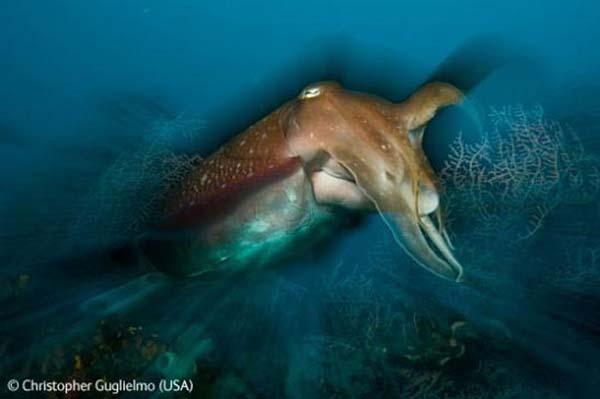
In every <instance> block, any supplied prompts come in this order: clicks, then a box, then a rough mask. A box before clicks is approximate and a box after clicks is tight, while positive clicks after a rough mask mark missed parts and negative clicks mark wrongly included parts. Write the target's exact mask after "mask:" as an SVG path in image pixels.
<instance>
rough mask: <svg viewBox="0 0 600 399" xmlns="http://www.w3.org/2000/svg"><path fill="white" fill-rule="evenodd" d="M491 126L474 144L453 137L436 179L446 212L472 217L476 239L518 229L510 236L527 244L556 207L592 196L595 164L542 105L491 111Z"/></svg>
mask: <svg viewBox="0 0 600 399" xmlns="http://www.w3.org/2000/svg"><path fill="white" fill-rule="evenodd" d="M489 121H490V123H491V126H492V129H491V130H490V131H489V132H485V133H484V134H483V137H482V139H481V141H479V142H476V143H468V142H467V141H466V140H465V138H464V137H463V135H462V134H459V136H458V137H457V138H456V140H455V141H454V143H453V144H452V145H451V146H450V155H449V156H448V159H447V160H446V161H445V163H444V167H443V169H442V171H441V174H440V175H441V178H442V181H443V183H444V185H445V187H446V188H447V195H448V209H447V212H448V213H449V214H450V215H452V214H453V213H459V212H460V213H463V214H468V215H470V219H471V220H475V221H477V222H478V223H477V229H476V232H475V233H476V234H478V235H483V236H490V235H496V234H497V233H499V232H502V231H506V228H514V227H515V225H517V226H520V227H518V228H517V230H518V231H517V234H516V235H515V237H517V238H518V239H521V240H522V239H527V238H530V237H531V236H533V235H534V234H535V233H536V232H537V231H538V230H539V229H540V228H541V227H542V225H543V223H544V220H545V218H546V217H547V215H548V214H549V213H550V212H552V210H553V209H555V208H556V207H557V206H558V205H560V204H563V203H581V202H589V201H592V200H593V199H594V198H596V197H597V195H598V192H599V190H600V168H599V167H598V162H597V160H595V159H594V158H592V157H590V156H588V155H587V154H586V153H585V151H584V148H583V145H582V143H581V140H580V139H579V137H578V135H577V134H576V133H575V132H574V131H573V130H572V129H571V128H570V127H568V126H562V125H561V124H559V123H558V122H556V121H552V120H549V119H548V118H546V117H545V116H544V112H543V109H542V108H541V107H540V106H537V107H533V108H525V107H523V106H521V105H516V106H504V107H492V108H491V109H490V112H489Z"/></svg>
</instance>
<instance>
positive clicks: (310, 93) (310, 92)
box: [298, 86, 321, 100]
mask: <svg viewBox="0 0 600 399" xmlns="http://www.w3.org/2000/svg"><path fill="white" fill-rule="evenodd" d="M320 94H321V88H320V87H319V86H309V87H307V88H306V89H304V90H302V91H301V92H300V94H299V95H298V98H299V99H300V100H304V99H307V98H313V97H317V96H318V95H320Z"/></svg>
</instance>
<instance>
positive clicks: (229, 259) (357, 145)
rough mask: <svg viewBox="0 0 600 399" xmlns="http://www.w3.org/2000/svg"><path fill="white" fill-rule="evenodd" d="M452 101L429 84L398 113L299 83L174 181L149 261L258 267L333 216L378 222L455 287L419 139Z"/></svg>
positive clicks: (458, 270)
mask: <svg viewBox="0 0 600 399" xmlns="http://www.w3.org/2000/svg"><path fill="white" fill-rule="evenodd" d="M462 99H463V96H462V94H461V92H460V91H459V90H458V89H456V88H455V87H454V86H452V85H450V84H447V83H440V82H434V83H429V84H427V85H425V86H423V87H421V88H420V89H418V90H417V91H416V92H415V93H414V94H412V95H411V96H410V97H409V98H408V99H406V100H405V101H402V102H400V103H392V102H389V101H386V100H384V99H382V98H379V97H376V96H372V95H368V94H363V93H357V92H353V91H349V90H345V89H344V88H342V87H341V86H340V85H339V84H337V83H335V82H319V83H315V84H311V85H309V86H308V87H306V88H305V89H303V90H302V91H301V92H300V94H299V95H298V96H297V97H296V98H294V99H293V100H291V101H289V102H286V103H285V104H283V105H282V106H280V107H279V108H278V109H276V110H275V111H273V112H272V113H270V114H269V115H267V116H265V117H264V118H263V119H262V120H260V121H258V122H257V123H255V124H254V125H252V126H250V127H249V128H248V129H247V130H245V131H244V132H243V133H241V134H239V135H237V136H235V137H234V138H233V139H231V140H230V141H229V142H227V143H226V144H225V145H223V146H222V147H221V148H219V149H218V150H217V151H216V152H214V153H213V154H211V155H210V156H208V157H207V158H205V159H204V160H203V161H202V162H201V164H200V165H199V166H198V167H197V168H196V169H194V170H193V171H191V172H190V173H189V175H187V176H186V177H185V178H184V179H183V181H182V182H181V185H180V186H179V187H177V189H175V190H174V191H173V192H172V193H171V194H170V195H169V196H168V200H167V201H166V205H165V209H164V215H165V216H164V219H163V220H162V222H161V226H160V228H159V229H158V230H157V231H155V232H154V233H152V234H150V235H148V236H147V237H146V240H145V241H146V245H145V248H146V249H148V250H149V251H148V252H149V253H153V254H154V255H153V256H149V257H148V258H149V259H152V260H153V262H155V263H156V264H160V265H161V266H160V267H161V268H162V269H164V270H168V271H171V272H174V273H177V274H179V275H184V276H199V275H203V274H205V273H210V272H214V271H237V270H244V269H247V268H258V267H260V266H262V265H265V264H267V263H269V262H271V261H272V260H273V259H276V258H278V257H281V256H282V254H285V253H289V252H290V251H294V249H298V248H304V246H303V244H305V243H314V242H317V241H319V240H321V239H322V237H323V236H324V235H325V234H326V233H327V232H329V231H331V230H332V229H336V228H337V224H336V220H337V218H339V215H340V213H339V212H340V211H344V212H351V213H352V212H359V213H360V212H363V213H366V212H378V213H379V214H380V215H381V216H382V218H383V220H384V222H385V224H386V225H387V227H388V228H389V229H390V230H391V232H392V234H393V237H394V240H395V241H396V242H397V243H398V244H399V245H400V246H401V247H402V248H403V249H404V250H405V251H406V253H408V254H409V255H410V256H411V257H412V259H414V261H415V262H416V263H418V264H419V265H421V266H423V267H424V268H426V269H428V270H430V271H431V272H433V273H435V274H437V275H439V276H442V277H445V278H448V279H451V280H455V281H460V280H461V277H462V274H463V268H462V266H461V265H460V263H459V262H458V261H457V260H456V259H455V257H454V255H453V252H452V248H453V247H452V245H451V243H450V240H449V239H448V234H447V233H446V230H445V229H444V223H443V218H442V215H441V211H440V187H439V183H438V180H437V179H436V175H435V173H434V171H433V169H432V167H431V165H430V163H429V161H428V159H427V157H426V156H425V153H424V152H423V148H422V139H423V133H424V131H425V127H426V125H427V123H428V122H429V121H430V120H431V119H432V118H433V117H434V115H435V114H436V111H437V110H438V109H440V108H441V107H445V106H448V105H451V104H457V103H459V102H461V101H462ZM301 244H302V245H301ZM306 250H310V246H309V247H307V249H306Z"/></svg>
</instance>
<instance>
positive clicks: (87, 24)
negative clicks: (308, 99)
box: [0, 0, 600, 398]
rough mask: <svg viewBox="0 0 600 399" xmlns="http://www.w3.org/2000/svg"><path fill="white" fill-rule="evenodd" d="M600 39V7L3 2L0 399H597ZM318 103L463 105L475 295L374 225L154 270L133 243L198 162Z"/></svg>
mask: <svg viewBox="0 0 600 399" xmlns="http://www.w3.org/2000/svg"><path fill="white" fill-rule="evenodd" d="M599 17H600V8H599V7H598V6H597V5H596V4H595V3H594V2H592V1H577V2H570V3H564V2H558V1H545V2H542V1H530V2H519V1H515V0H511V1H507V2H502V3H489V4H482V3H481V2H470V1H461V2H435V1H421V2H413V3H406V4H403V3H398V2H352V1H345V2H341V1H332V2H310V1H304V2H301V4H294V5H292V4H291V3H285V2H279V3H276V2H265V3H261V4H258V3H256V2H232V1H231V2H212V3H210V4H209V3H206V4H204V2H191V1H186V2H184V1H180V2H171V3H167V2H158V1H127V2H121V1H102V2H100V1H96V2H91V1H87V2H76V1H53V2H43V1H22V2H13V4H9V3H8V2H5V4H2V5H1V6H0V37H2V40H0V54H1V60H2V62H1V63H0V79H1V80H0V82H1V83H2V89H3V90H2V93H3V96H2V98H0V153H1V157H0V176H1V182H2V191H1V192H0V260H1V263H0V371H1V372H0V386H1V388H0V390H2V391H0V392H2V395H1V396H2V397H7V398H8V397H36V396H35V395H36V394H35V393H30V394H25V393H23V392H22V391H21V392H17V393H12V394H11V393H8V391H4V389H5V384H6V382H7V381H8V380H10V379H12V378H15V379H19V380H22V379H24V378H35V379H37V380H40V381H41V380H48V381H50V380H56V381H67V380H71V379H73V378H75V379H78V380H82V381H87V380H89V381H94V380H96V379H97V378H102V377H106V378H107V379H108V380H112V381H116V380H118V379H125V380H132V379H134V378H136V379H137V380H141V381H159V380H160V379H161V378H185V379H191V380H192V381H193V382H194V390H193V393H192V395H191V396H192V397H197V398H205V397H214V398H231V397H243V398H246V397H248V398H310V397H323V398H329V397H331V398H346V397H361V398H362V397H365V398H366V397H368V398H373V397H381V398H391V397H405V398H538V397H539V398H595V397H597V396H598V394H600V386H599V382H598V381H600V379H599V378H600V371H599V366H598V365H599V364H600V363H599V362H598V359H599V358H600V357H599V356H600V338H598V337H599V336H600V238H599V236H598V230H597V229H598V227H597V226H598V225H599V222H600V208H599V205H598V199H599V196H600V163H599V161H598V159H599V158H598V157H600V140H599V139H598V137H599V134H600V102H599V101H598V98H597V93H596V89H597V87H598V83H597V80H598V78H597V71H598V70H599V67H600V53H599V52H598V51H597V42H598V39H600V30H599V29H600V28H598V24H597V21H598V19H599ZM323 79H333V80H337V81H339V82H340V83H341V84H342V85H343V86H345V87H347V88H349V89H353V90H358V91H364V92H369V93H373V94H377V95H380V96H382V97H385V98H388V99H390V100H395V101H398V100H400V99H402V98H404V97H406V96H407V95H409V94H410V93H411V92H412V91H414V89H415V88H417V87H418V86H420V85H421V84H423V83H424V82H427V81H429V80H432V79H442V80H446V81H449V82H451V83H454V84H455V85H457V86H459V87H461V88H463V89H464V90H465V91H466V94H467V98H468V103H467V105H466V106H465V107H462V108H457V109H448V110H445V111H443V112H442V113H441V114H440V116H439V117H437V118H436V119H434V121H433V122H432V123H431V124H430V127H429V129H428V131H427V133H426V135H425V151H426V153H427V154H428V156H429V158H430V159H431V161H432V164H433V166H434V169H436V171H437V172H438V174H440V176H441V178H442V181H443V183H444V187H445V192H444V195H443V198H442V202H443V203H444V207H445V210H446V213H447V215H448V224H449V230H450V232H451V235H452V239H453V242H454V244H455V247H456V254H457V257H458V258H459V259H460V260H461V263H462V264H463V265H464V267H465V280H466V281H465V282H464V283H462V284H456V283H450V282H447V281H444V280H441V279H439V278H437V277H435V276H433V275H431V274H429V273H427V272H426V271H425V270H423V269H422V268H420V267H418V266H416V265H415V264H414V262H413V261H412V260H411V258H410V257H408V256H407V255H406V254H405V253H404V252H403V251H402V250H401V249H400V248H399V247H398V246H397V245H395V243H394V242H393V239H392V237H390V234H389V233H388V231H387V229H386V227H385V226H384V225H383V223H382V222H381V220H380V219H379V218H378V217H377V216H376V215H374V216H372V217H364V218H361V219H360V220H357V221H355V220H348V221H347V223H345V224H346V225H345V226H343V228H341V229H340V230H339V232H338V233H337V234H335V235H334V236H333V237H330V239H328V240H326V241H324V243H323V245H320V246H317V247H313V249H312V250H311V251H304V250H303V251H301V253H291V254H290V256H289V259H288V260H286V261H285V262H283V263H282V264H278V265H275V266H274V267H272V268H262V269H261V270H258V271H256V272H251V273H246V274H242V275H239V276H238V275H236V276H225V277H220V278H214V279H206V280H193V279H180V278H173V277H171V276H169V275H165V274H162V273H160V272H156V271H154V270H152V269H151V268H150V267H149V266H148V264H146V263H144V262H142V261H140V259H139V257H137V256H136V255H137V253H136V251H135V249H134V246H132V245H131V243H132V242H133V241H134V240H135V238H136V237H138V236H139V235H140V234H143V233H144V232H146V231H147V230H148V229H150V227H151V226H152V225H153V223H154V222H155V219H156V215H157V210H158V209H160V207H161V204H162V202H161V200H162V197H161V195H162V194H163V193H164V191H165V187H166V186H168V185H169V184H176V183H177V181H179V179H181V177H182V176H183V175H185V173H186V171H188V170H189V169H190V168H191V167H193V166H194V165H195V162H196V160H195V158H194V156H198V155H199V156H204V155H206V154H208V153H210V151H211V150H214V149H215V148H216V147H217V146H218V145H219V144H220V143H222V142H223V141H224V140H226V139H227V138H229V137H232V136H233V135H234V134H236V133H237V132H239V131H241V130H243V129H244V128H245V127H247V126H248V125H249V124H251V123H252V122H254V121H256V120H258V119H259V118H260V117H262V116H264V115H265V114H267V113H269V112H270V111H272V110H273V109H275V108H276V107H277V106H278V105H279V104H281V103H282V102H284V101H286V100H288V99H290V98H293V97H294V96H296V95H297V93H298V92H299V91H300V90H301V89H302V88H303V87H304V86H306V85H307V84H308V83H310V82H313V81H318V80H323ZM38 395H40V394H38ZM110 396H111V395H110V394H103V393H98V392H96V393H94V394H91V395H89V396H88V397H110ZM131 396H132V397H149V396H150V395H149V394H141V393H137V394H136V393H134V394H131ZM162 396H165V397H169V396H168V395H162ZM188 396H189V395H182V396H180V397H188ZM50 397H52V396H50ZM59 397H60V396H59Z"/></svg>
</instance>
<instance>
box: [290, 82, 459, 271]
mask: <svg viewBox="0 0 600 399" xmlns="http://www.w3.org/2000/svg"><path fill="white" fill-rule="evenodd" d="M462 98H463V96H462V94H461V92H460V91H459V90H458V89H456V88H455V87H454V86H452V85H449V84H445V83H429V84H427V85H425V86H424V87H422V88H420V89H419V90H418V91H416V92H415V93H414V94H413V95H412V96H410V97H409V98H408V99H406V100H405V101H403V102H400V103H391V102H388V101H386V100H384V99H381V98H378V97H375V96H370V95H366V94H362V93H356V92H351V91H348V90H345V89H343V88H342V87H341V86H340V85H338V84H337V83H333V82H322V83H317V84H313V85H310V86H308V87H307V88H305V89H304V90H303V91H302V92H301V93H300V94H299V96H298V98H297V99H296V100H295V101H294V102H293V103H292V104H291V106H290V111H289V114H288V117H287V120H286V123H287V126H286V128H285V131H286V137H287V140H288V143H289V146H290V149H291V151H292V152H293V153H294V154H295V155H298V156H300V157H301V158H302V159H303V161H304V162H305V165H306V167H307V168H309V169H310V168H312V169H318V168H319V165H322V164H323V163H324V162H323V161H318V160H324V159H326V160H327V162H326V163H325V164H326V165H327V166H326V167H325V169H326V172H328V173H330V174H332V176H334V177H335V178H341V179H344V180H345V183H346V184H352V185H353V187H356V189H357V191H358V192H360V195H361V196H362V197H364V198H365V199H366V201H365V206H364V207H365V208H371V209H374V210H376V211H378V212H379V214H380V215H381V216H382V217H383V220H384V221H385V222H386V224H387V226H388V227H389V228H390V230H391V231H392V233H393V236H394V239H395V240H396V242H397V243H398V244H400V245H401V246H402V247H403V248H404V249H405V250H406V252H407V253H408V254H409V255H410V256H411V257H412V258H413V259H414V260H415V261H416V262H417V263H419V264H420V265H422V266H423V267H425V268H427V269H429V270H430V271H432V272H433V273H435V274H437V275H440V276H442V277H445V278H448V279H451V280H455V281H460V280H461V277H462V274H463V269H462V266H461V265H460V263H459V262H458V261H457V260H456V259H455V257H454V255H453V253H452V250H451V248H452V245H451V244H450V241H449V239H448V235H447V234H446V232H445V229H444V223H443V218H442V215H441V211H440V187H439V184H438V180H437V178H436V175H435V173H434V171H433V169H432V167H431V165H430V163H429V161H428V160H427V157H426V156H425V153H424V151H423V148H422V138H423V133H424V131H425V127H426V124H427V122H428V121H429V120H430V119H431V118H433V116H434V115H435V113H436V111H437V110H438V109H439V108H441V107H444V106H447V105H451V104H457V103H459V102H461V101H462ZM314 165H317V166H314ZM330 165H337V166H335V167H333V168H331V167H329V166H330ZM331 170H333V172H331ZM310 172H312V170H309V173H310ZM340 187H341V186H340ZM338 191H340V192H342V191H341V190H338ZM333 195H335V194H333Z"/></svg>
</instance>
